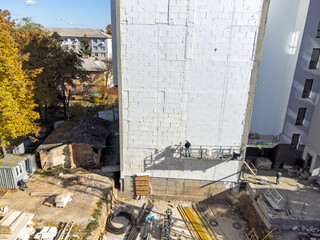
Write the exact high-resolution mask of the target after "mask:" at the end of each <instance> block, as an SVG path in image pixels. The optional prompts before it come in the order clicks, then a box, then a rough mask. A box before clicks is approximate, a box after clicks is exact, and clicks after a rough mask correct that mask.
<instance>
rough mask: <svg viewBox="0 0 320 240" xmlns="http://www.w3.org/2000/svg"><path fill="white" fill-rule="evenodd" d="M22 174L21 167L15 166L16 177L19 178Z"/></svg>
mask: <svg viewBox="0 0 320 240" xmlns="http://www.w3.org/2000/svg"><path fill="white" fill-rule="evenodd" d="M21 174H22V165H21V164H19V165H18V166H16V175H17V177H19V176H20V175H21Z"/></svg>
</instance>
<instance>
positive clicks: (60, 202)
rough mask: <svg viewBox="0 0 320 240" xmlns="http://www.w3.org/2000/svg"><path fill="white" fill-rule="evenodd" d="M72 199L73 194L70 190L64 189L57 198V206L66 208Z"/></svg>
mask: <svg viewBox="0 0 320 240" xmlns="http://www.w3.org/2000/svg"><path fill="white" fill-rule="evenodd" d="M69 201H71V194H70V193H69V192H68V191H63V192H61V193H60V194H58V195H57V196H56V198H55V203H56V207H62V208H64V207H65V206H66V205H67V203H68V202H69Z"/></svg>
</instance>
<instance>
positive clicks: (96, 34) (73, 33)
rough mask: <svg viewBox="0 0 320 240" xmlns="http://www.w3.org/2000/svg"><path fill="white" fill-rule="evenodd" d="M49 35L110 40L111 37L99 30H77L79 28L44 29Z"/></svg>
mask: <svg viewBox="0 0 320 240" xmlns="http://www.w3.org/2000/svg"><path fill="white" fill-rule="evenodd" d="M44 30H47V31H48V32H49V33H50V34H53V33H54V32H57V33H58V34H59V35H60V36H61V37H83V36H84V35H86V36H87V37H88V38H111V35H109V34H106V33H105V32H103V31H102V30H100V29H79V28H44Z"/></svg>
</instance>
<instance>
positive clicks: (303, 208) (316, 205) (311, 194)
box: [246, 170, 320, 221]
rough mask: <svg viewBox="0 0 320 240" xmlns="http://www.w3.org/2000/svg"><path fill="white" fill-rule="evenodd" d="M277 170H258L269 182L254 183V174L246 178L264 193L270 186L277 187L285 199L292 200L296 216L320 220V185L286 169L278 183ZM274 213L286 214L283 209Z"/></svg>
mask: <svg viewBox="0 0 320 240" xmlns="http://www.w3.org/2000/svg"><path fill="white" fill-rule="evenodd" d="M276 174H277V171H275V170H258V177H259V178H261V177H264V178H266V179H267V184H265V185H261V184H259V183H253V181H254V179H255V177H254V176H253V175H252V174H246V179H248V180H250V181H252V182H251V183H249V184H250V186H251V187H252V188H253V189H256V190H258V191H260V192H261V193H264V192H265V191H266V190H267V189H268V188H269V187H270V186H272V187H273V188H274V189H276V190H277V191H278V192H279V193H280V194H281V196H282V197H283V198H284V199H289V200H290V206H291V211H292V213H293V216H294V217H299V218H301V219H303V218H314V219H317V218H318V219H319V221H320V201H315V199H319V198H320V188H319V186H318V185H311V184H310V183H309V182H308V181H307V180H301V179H299V178H298V177H297V176H294V177H290V176H288V173H287V171H286V170H283V176H282V177H281V178H280V184H279V185H277V184H276ZM274 214H277V215H282V214H285V213H284V212H283V211H277V212H274Z"/></svg>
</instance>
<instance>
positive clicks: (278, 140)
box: [247, 0, 320, 178]
mask: <svg viewBox="0 0 320 240" xmlns="http://www.w3.org/2000/svg"><path fill="white" fill-rule="evenodd" d="M319 11H320V2H319V1H317V0H306V1H299V0H293V1H292V0H280V1H271V3H270V9H269V15H268V22H267V27H266V34H265V40H264V46H263V51H262V58H261V65H260V70H259V78H258V84H257V89H256V96H255V101H254V110H253V115H252V124H251V129H250V132H251V133H255V134H252V136H253V138H254V139H249V144H252V143H253V142H257V141H260V142H262V143H264V144H268V143H269V144H270V145H269V147H265V148H264V149H262V151H260V150H256V151H254V147H253V145H252V148H250V149H249V150H248V152H247V153H248V154H249V156H250V155H251V156H257V155H259V154H260V155H265V156H266V157H270V158H271V159H272V160H273V162H274V163H275V165H277V164H280V163H281V162H284V163H285V164H287V165H296V164H299V165H300V167H304V168H306V169H307V170H308V171H309V172H310V174H311V177H312V178H315V177H317V175H318V173H319V167H320V157H319V155H320V148H319V142H320V130H319V121H320V118H319V107H320V106H319V101H318V98H319V89H320V79H319V78H320V72H319V55H320V16H319ZM283 19H286V20H285V21H283ZM257 135H258V137H256V136H257ZM255 138H256V139H255ZM269 140H271V141H269Z"/></svg>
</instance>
